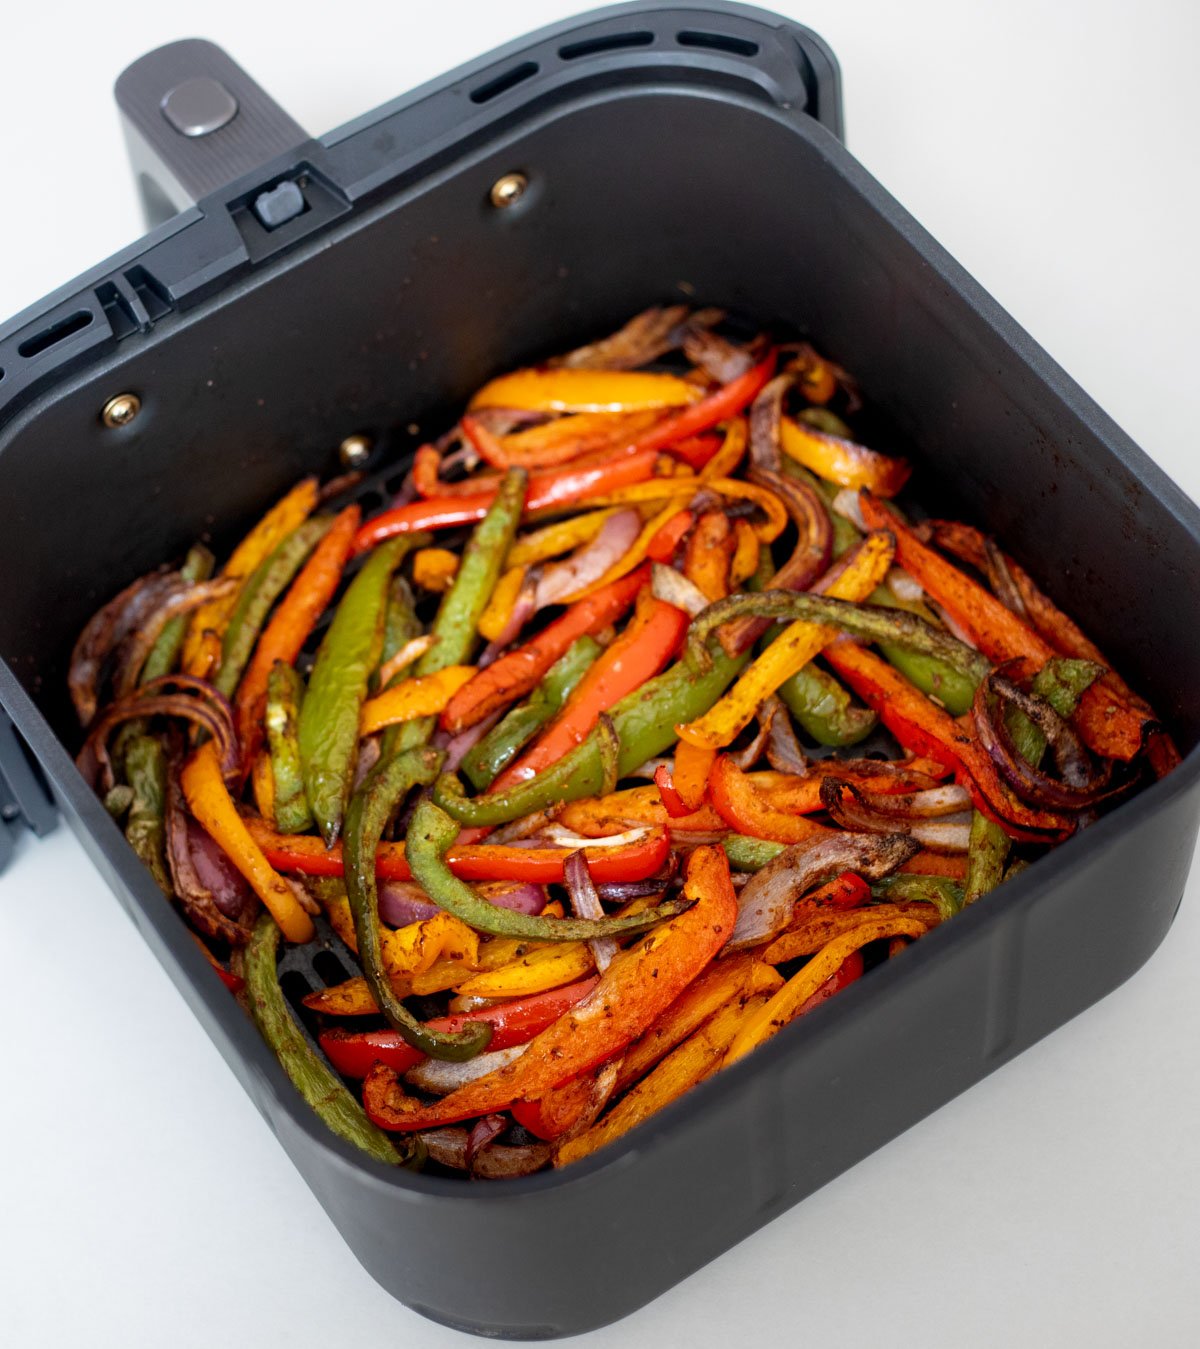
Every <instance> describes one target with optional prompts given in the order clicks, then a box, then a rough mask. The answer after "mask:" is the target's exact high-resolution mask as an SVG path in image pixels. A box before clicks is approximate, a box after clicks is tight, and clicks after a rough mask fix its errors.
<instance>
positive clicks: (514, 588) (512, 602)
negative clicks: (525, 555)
mask: <svg viewBox="0 0 1200 1349" xmlns="http://www.w3.org/2000/svg"><path fill="white" fill-rule="evenodd" d="M528 571H529V568H528V567H525V566H521V567H509V569H508V571H506V572H505V573H504V575H503V576H501V578H500V579H499V580H498V581H497V582H496V588H495V589H494V590H493V591H492V597H491V599H490V600H488V602H487V607H486V608H485V609H484V611H483V613H481V614H480V615H479V635H480V636H481V637H485V638H486V639H487V640H488V641H489V642H494V641H495V640H496V638H497V637H499V636H500V634H501V633H502V632H503V631H504V629H505V628H506V627H508V620H509V619H510V618H511V617H512V612H513V609H514V608H515V607H516V603H517V598H518V596H519V595H520V594H521V587H522V586H523V585H524V584H525V576H526V574H527V572H528Z"/></svg>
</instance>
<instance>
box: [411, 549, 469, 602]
mask: <svg viewBox="0 0 1200 1349" xmlns="http://www.w3.org/2000/svg"><path fill="white" fill-rule="evenodd" d="M457 573H458V554H457V553H452V552H451V551H450V549H449V548H419V549H418V550H417V551H416V552H415V553H414V554H413V583H414V584H415V585H419V586H420V587H421V589H422V590H432V591H434V592H435V594H438V595H440V594H441V593H442V591H443V590H449V589H450V583H451V582H452V581H453V580H454V577H455V575H456V574H457Z"/></svg>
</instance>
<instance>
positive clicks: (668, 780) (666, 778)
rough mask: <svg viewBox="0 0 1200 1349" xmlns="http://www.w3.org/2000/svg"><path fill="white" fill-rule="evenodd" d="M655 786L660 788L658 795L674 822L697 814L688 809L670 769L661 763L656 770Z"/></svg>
mask: <svg viewBox="0 0 1200 1349" xmlns="http://www.w3.org/2000/svg"><path fill="white" fill-rule="evenodd" d="M654 785H655V786H656V787H657V788H658V794H659V796H660V797H661V798H662V803H663V806H664V808H665V809H666V812H667V814H668V816H670V818H671V819H673V820H681V819H683V817H684V816H685V815H692V814H694V813H695V812H694V811H692V810H691V809H689V808H688V806H687V805H686V804H685V803H684V800H683V797H682V796H680V795H679V793H678V792H677V791H676V790H675V782H674V780H673V778H672V776H671V769H670V767H669V766H668V765H667V764H665V763H661V764H659V765H658V767H657V768H656V769H655V770H654Z"/></svg>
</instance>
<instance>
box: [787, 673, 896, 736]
mask: <svg viewBox="0 0 1200 1349" xmlns="http://www.w3.org/2000/svg"><path fill="white" fill-rule="evenodd" d="M778 693H779V696H780V697H781V698H782V699H783V701H784V703H785V704H786V705H787V708H788V710H789V711H790V712H791V714H792V716H794V717H795V718H796V720H797V721H798V722H799V723H800V726H801V728H802V729H803V730H804V733H805V734H806V735H808V736H809V737H810V738H811V739H813V740H815V741H816V742H817V744H818V745H857V744H858V742H859V741H860V740H863V739H865V738H866V737H867V736H868V735H870V734H871V732H872V731H873V730H874V729H875V727H876V726H877V725H878V723H879V717H878V716H877V715H876V714H875V713H874V712H872V711H871V709H870V708H869V707H859V706H858V705H857V704H856V703H854V702H853V701H852V700H851V697H850V693H849V691H848V690H846V689H844V688H843V687H842V686H841V684H839V683H838V681H837V680H836V679H835V678H834V677H833V675H831V674H828V673H827V672H826V671H825V670H822V669H820V668H819V667H818V666H816V665H812V664H809V665H806V666H805V667H804V668H803V669H802V670H797V672H796V673H795V674H794V675H792V677H791V678H790V679H785V680H784V682H783V683H782V684H780V686H779V689H778Z"/></svg>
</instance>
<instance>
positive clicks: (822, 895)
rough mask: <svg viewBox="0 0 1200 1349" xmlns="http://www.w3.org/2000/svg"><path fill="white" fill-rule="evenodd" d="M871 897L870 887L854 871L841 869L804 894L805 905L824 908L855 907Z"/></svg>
mask: <svg viewBox="0 0 1200 1349" xmlns="http://www.w3.org/2000/svg"><path fill="white" fill-rule="evenodd" d="M870 898H871V887H870V886H869V885H868V884H867V883H866V881H864V880H863V878H862V877H861V876H860V875H859V874H858V873H857V872H855V871H843V872H842V874H841V875H840V876H835V877H834V878H833V880H831V881H826V882H825V884H824V885H819V886H818V887H817V888H816V889H815V890H813V891H810V892H809V894H807V895H805V897H804V900H803V901H802V902H803V903H804V904H805V906H808V905H813V906H814V907H816V908H825V909H857V908H858V907H859V906H860V905H862V904H865V903H867V901H868V900H869V899H870Z"/></svg>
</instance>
